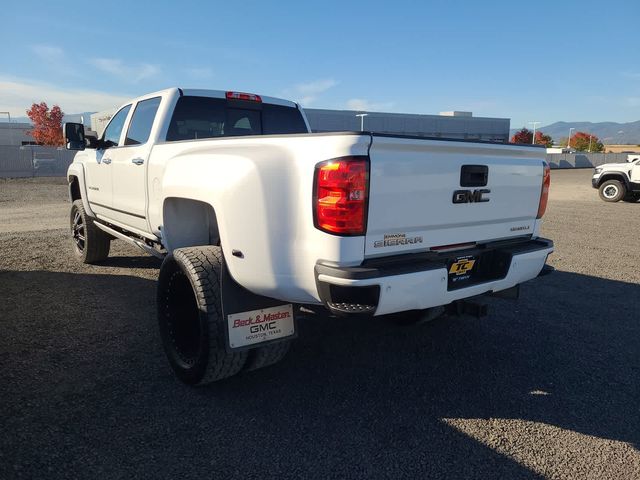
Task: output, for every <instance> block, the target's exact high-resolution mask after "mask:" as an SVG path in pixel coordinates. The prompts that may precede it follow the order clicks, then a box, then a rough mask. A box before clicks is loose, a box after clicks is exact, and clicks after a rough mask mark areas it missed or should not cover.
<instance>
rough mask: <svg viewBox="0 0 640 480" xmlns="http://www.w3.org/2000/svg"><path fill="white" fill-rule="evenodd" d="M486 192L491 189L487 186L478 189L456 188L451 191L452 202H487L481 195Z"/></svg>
mask: <svg viewBox="0 0 640 480" xmlns="http://www.w3.org/2000/svg"><path fill="white" fill-rule="evenodd" d="M486 193H491V190H489V189H487V188H481V189H480V190H456V191H455V192H453V203H476V202H488V201H489V199H488V198H486V197H483V195H484V194H486Z"/></svg>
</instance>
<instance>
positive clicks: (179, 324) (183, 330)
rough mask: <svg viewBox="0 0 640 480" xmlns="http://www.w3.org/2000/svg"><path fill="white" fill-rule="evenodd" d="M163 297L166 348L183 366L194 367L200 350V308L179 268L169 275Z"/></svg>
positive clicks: (189, 284)
mask: <svg viewBox="0 0 640 480" xmlns="http://www.w3.org/2000/svg"><path fill="white" fill-rule="evenodd" d="M166 298H167V310H166V312H165V313H166V315H165V319H166V322H167V324H166V325H167V334H168V337H169V343H170V344H169V348H170V349H171V350H173V352H174V354H175V357H174V358H176V359H177V360H178V361H179V363H180V364H181V367H182V368H190V367H193V366H194V365H195V364H196V363H197V361H198V359H199V357H200V352H201V342H202V338H201V335H202V331H201V327H200V311H199V309H198V303H197V301H196V298H195V295H194V292H193V289H192V287H191V283H190V282H189V279H188V278H187V277H186V275H184V274H183V273H182V272H181V271H177V272H175V273H174V274H173V275H172V276H171V279H170V281H169V287H168V289H167V297H166Z"/></svg>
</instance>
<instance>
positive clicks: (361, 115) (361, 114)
mask: <svg viewBox="0 0 640 480" xmlns="http://www.w3.org/2000/svg"><path fill="white" fill-rule="evenodd" d="M367 115H369V114H368V113H358V114H357V115H356V117H360V131H361V132H364V117H366V116H367Z"/></svg>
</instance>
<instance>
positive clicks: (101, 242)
mask: <svg viewBox="0 0 640 480" xmlns="http://www.w3.org/2000/svg"><path fill="white" fill-rule="evenodd" d="M69 220H70V225H71V237H72V240H73V251H74V252H75V254H76V257H78V259H80V260H81V261H82V262H83V263H98V262H102V261H104V260H106V259H107V257H108V256H109V249H110V248H111V238H110V236H109V235H107V234H106V233H105V232H103V231H102V230H100V229H99V228H98V227H96V226H95V224H94V223H93V219H92V218H91V217H90V216H89V215H87V212H85V210H84V205H83V204H82V200H75V201H74V202H73V203H72V204H71V215H70V218H69Z"/></svg>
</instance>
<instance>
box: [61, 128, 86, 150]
mask: <svg viewBox="0 0 640 480" xmlns="http://www.w3.org/2000/svg"><path fill="white" fill-rule="evenodd" d="M64 142H65V147H66V148H67V150H84V147H85V136H84V125H83V124H81V123H72V122H69V123H65V124H64Z"/></svg>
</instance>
